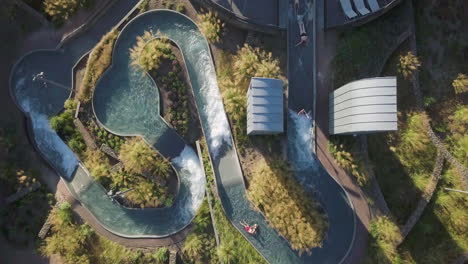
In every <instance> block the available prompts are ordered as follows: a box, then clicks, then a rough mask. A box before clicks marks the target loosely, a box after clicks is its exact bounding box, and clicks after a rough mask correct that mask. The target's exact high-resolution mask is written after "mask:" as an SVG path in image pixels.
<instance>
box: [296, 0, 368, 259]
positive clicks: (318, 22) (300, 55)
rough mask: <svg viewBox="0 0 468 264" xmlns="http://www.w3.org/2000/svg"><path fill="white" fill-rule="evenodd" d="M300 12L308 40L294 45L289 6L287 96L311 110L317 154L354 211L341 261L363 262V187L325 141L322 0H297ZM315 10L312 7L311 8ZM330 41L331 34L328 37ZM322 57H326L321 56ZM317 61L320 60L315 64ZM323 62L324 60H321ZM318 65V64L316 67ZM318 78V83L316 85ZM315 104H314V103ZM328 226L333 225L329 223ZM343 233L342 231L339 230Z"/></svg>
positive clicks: (365, 224)
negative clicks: (306, 42) (344, 252)
mask: <svg viewBox="0 0 468 264" xmlns="http://www.w3.org/2000/svg"><path fill="white" fill-rule="evenodd" d="M300 4H301V5H300V8H299V14H303V13H304V12H307V15H306V16H304V23H305V27H306V31H307V33H308V35H309V39H310V42H309V44H308V45H307V46H300V47H294V45H295V44H296V43H297V42H298V41H299V29H298V26H297V22H296V20H295V14H294V13H293V11H292V10H290V13H289V14H290V15H289V16H290V19H289V20H290V22H289V23H290V25H289V30H288V43H289V54H288V55H289V61H288V70H289V73H288V77H289V98H288V104H289V108H290V109H291V110H295V111H299V110H300V109H305V110H306V111H307V112H309V113H311V116H313V117H314V119H315V125H316V129H315V130H316V155H317V158H318V159H319V161H320V163H321V164H322V166H323V167H324V168H325V170H326V171H327V172H328V174H329V175H330V176H331V177H333V178H334V179H335V180H336V181H337V182H338V183H339V184H340V185H341V186H342V187H343V189H344V190H345V191H346V193H347V194H348V198H349V199H350V201H351V203H352V205H353V207H354V212H355V216H356V217H355V224H354V228H355V229H354V234H353V239H352V241H351V243H350V245H349V246H348V249H347V252H346V254H345V255H346V257H345V258H344V259H343V260H342V261H341V262H340V263H362V260H363V258H364V257H365V254H366V249H367V238H368V231H367V230H368V225H369V220H370V217H371V215H370V210H369V207H368V204H367V201H366V199H365V196H364V194H363V192H362V190H361V189H360V188H359V186H357V184H356V183H355V182H354V180H353V179H352V177H350V176H349V175H348V174H347V173H346V172H345V171H344V170H343V169H342V168H341V167H339V166H338V165H337V164H336V162H335V161H334V160H333V158H332V156H331V154H330V153H329V151H328V149H327V144H328V94H329V92H330V91H331V90H333V88H332V87H328V86H326V84H325V83H323V82H322V81H323V80H324V78H322V77H323V76H326V74H327V70H326V69H327V67H328V64H327V63H328V62H327V59H330V56H328V55H330V54H328V53H327V52H325V51H326V50H327V47H326V45H328V43H327V39H325V38H326V35H325V32H324V31H323V30H324V18H323V14H324V2H323V1H315V4H316V6H315V7H313V1H307V0H302V1H300ZM312 10H314V11H312ZM331 41H332V43H333V38H331ZM323 58H325V60H323ZM316 61H319V62H320V63H319V64H316ZM323 62H325V63H323ZM317 67H318V68H317ZM316 82H317V87H315V86H316ZM315 104H316V105H315ZM330 228H333V226H332V225H330ZM342 235H344V234H342Z"/></svg>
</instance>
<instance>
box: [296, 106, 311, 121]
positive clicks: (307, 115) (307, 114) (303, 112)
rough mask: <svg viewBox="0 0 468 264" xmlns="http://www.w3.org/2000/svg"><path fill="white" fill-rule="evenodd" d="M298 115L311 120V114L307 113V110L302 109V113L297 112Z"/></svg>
mask: <svg viewBox="0 0 468 264" xmlns="http://www.w3.org/2000/svg"><path fill="white" fill-rule="evenodd" d="M297 114H298V115H305V116H306V117H307V118H309V119H310V116H309V113H307V112H306V110H304V108H303V109H301V111H299V112H297Z"/></svg>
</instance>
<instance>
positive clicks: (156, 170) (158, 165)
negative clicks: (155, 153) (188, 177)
mask: <svg viewBox="0 0 468 264" xmlns="http://www.w3.org/2000/svg"><path fill="white" fill-rule="evenodd" d="M152 172H153V174H154V175H157V176H160V177H162V178H165V179H166V178H167V177H168V176H169V173H170V172H171V165H170V163H169V161H168V160H167V159H165V158H162V157H157V158H156V160H155V161H154V163H153V169H152Z"/></svg>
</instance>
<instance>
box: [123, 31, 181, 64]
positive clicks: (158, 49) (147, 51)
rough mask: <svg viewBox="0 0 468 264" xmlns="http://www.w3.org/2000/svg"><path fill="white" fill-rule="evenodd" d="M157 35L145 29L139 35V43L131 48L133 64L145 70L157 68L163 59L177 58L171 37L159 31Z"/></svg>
mask: <svg viewBox="0 0 468 264" xmlns="http://www.w3.org/2000/svg"><path fill="white" fill-rule="evenodd" d="M156 35H158V36H159V37H156V36H155V35H154V34H153V33H152V32H151V31H145V32H144V33H143V35H142V36H138V37H137V43H136V44H135V46H133V48H131V49H130V59H131V61H132V62H131V64H132V66H134V67H137V68H139V69H141V70H143V71H151V70H157V69H159V67H160V66H161V63H162V62H163V59H170V60H173V59H175V55H174V54H173V52H172V49H171V44H170V42H169V39H168V38H167V37H165V36H162V35H161V34H160V33H159V32H158V34H156Z"/></svg>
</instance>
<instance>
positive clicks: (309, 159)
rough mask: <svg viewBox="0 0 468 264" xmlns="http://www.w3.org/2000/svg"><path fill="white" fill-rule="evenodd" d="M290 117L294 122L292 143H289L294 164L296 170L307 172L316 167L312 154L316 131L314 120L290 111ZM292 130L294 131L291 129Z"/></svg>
mask: <svg viewBox="0 0 468 264" xmlns="http://www.w3.org/2000/svg"><path fill="white" fill-rule="evenodd" d="M289 116H290V117H291V119H292V120H293V122H294V130H293V131H289V133H291V132H292V133H293V135H291V137H289V139H290V140H292V142H290V143H289V145H290V147H292V149H291V150H290V152H291V154H292V156H293V158H292V160H291V161H292V163H293V165H294V167H295V169H296V170H306V169H310V168H313V167H314V166H315V165H316V161H315V157H314V155H313V153H312V148H313V140H314V130H313V127H312V120H311V119H309V118H308V117H307V116H306V115H299V114H297V113H296V112H295V111H292V110H289ZM291 130H292V129H291Z"/></svg>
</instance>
